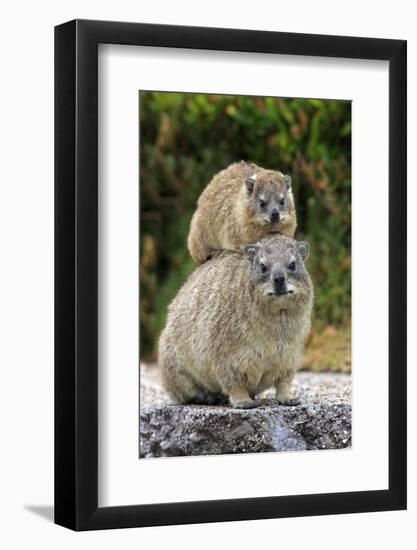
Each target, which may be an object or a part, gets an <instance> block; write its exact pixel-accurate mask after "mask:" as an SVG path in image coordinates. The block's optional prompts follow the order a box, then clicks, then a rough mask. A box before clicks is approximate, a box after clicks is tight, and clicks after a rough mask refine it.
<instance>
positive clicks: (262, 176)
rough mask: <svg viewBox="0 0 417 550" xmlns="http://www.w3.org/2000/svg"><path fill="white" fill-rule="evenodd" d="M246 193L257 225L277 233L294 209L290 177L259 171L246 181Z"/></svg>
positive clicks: (270, 171)
mask: <svg viewBox="0 0 417 550" xmlns="http://www.w3.org/2000/svg"><path fill="white" fill-rule="evenodd" d="M245 185H246V193H247V198H248V200H249V203H250V209H251V213H252V217H253V220H254V221H255V223H256V224H257V225H263V226H267V225H269V226H271V231H274V230H276V231H278V229H279V225H280V223H285V219H286V218H287V217H288V215H289V211H290V210H292V209H293V208H294V204H293V198H292V192H291V177H290V176H284V174H281V173H280V172H276V171H274V170H263V169H262V170H260V171H259V172H257V173H256V174H254V175H252V176H250V177H249V178H247V179H246V182H245Z"/></svg>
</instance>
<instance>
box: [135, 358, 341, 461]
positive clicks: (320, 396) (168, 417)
mask: <svg viewBox="0 0 417 550" xmlns="http://www.w3.org/2000/svg"><path fill="white" fill-rule="evenodd" d="M143 371H144V369H141V400H140V403H141V407H140V422H139V436H140V437H139V440H140V445H139V446H140V457H141V458H151V457H160V456H165V457H168V456H188V455H217V454H233V453H259V452H278V451H304V450H314V449H342V448H346V447H350V446H351V380H350V376H349V375H346V374H343V375H342V374H331V373H324V374H311V373H305V372H302V373H298V374H297V376H296V380H295V385H296V387H297V390H298V393H299V395H300V401H301V403H300V405H297V406H294V407H286V406H282V405H279V404H278V402H277V401H276V400H275V398H274V397H273V393H272V392H266V393H265V394H264V395H263V396H262V399H260V406H259V407H258V408H255V409H234V408H232V407H225V406H222V407H214V406H211V407H209V406H197V405H192V406H182V405H174V404H170V403H169V399H168V397H167V396H166V395H165V394H164V392H163V390H162V389H161V387H160V385H159V384H158V380H157V375H156V373H155V372H152V373H151V376H149V377H148V374H147V373H146V371H145V372H143ZM148 380H149V383H148ZM149 396H150V397H151V398H150V399H149Z"/></svg>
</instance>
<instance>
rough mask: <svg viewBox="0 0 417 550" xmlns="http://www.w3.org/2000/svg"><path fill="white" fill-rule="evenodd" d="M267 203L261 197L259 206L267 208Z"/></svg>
mask: <svg viewBox="0 0 417 550" xmlns="http://www.w3.org/2000/svg"><path fill="white" fill-rule="evenodd" d="M265 204H266V202H265V201H264V200H262V199H260V201H259V206H260V207H261V208H265Z"/></svg>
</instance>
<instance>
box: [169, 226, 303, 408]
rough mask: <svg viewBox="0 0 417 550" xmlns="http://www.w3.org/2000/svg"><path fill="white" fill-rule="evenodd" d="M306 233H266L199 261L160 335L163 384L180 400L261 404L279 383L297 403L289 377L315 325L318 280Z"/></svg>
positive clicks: (281, 395)
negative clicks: (239, 248) (310, 267)
mask: <svg viewBox="0 0 417 550" xmlns="http://www.w3.org/2000/svg"><path fill="white" fill-rule="evenodd" d="M308 252H309V246H308V244H307V243H306V242H304V241H295V240H294V239H291V238H288V237H283V236H279V235H274V236H268V237H265V238H263V239H262V240H261V241H259V242H258V243H256V244H251V245H247V246H246V247H245V251H244V252H243V253H242V252H233V251H222V252H218V253H216V254H214V256H213V258H212V259H211V260H209V261H207V262H205V263H204V264H203V265H201V266H199V267H198V268H197V269H196V270H195V271H194V272H193V273H192V274H191V275H190V277H189V278H188V280H187V281H186V283H185V284H184V286H183V287H182V288H181V289H180V291H179V292H178V294H177V296H176V297H175V299H174V300H173V302H172V303H171V305H170V306H169V309H168V318H167V323H166V326H165V329H164V331H163V332H162V335H161V338H160V342H159V362H160V366H161V368H162V376H163V382H164V386H165V388H166V389H167V391H168V392H169V393H170V394H171V396H172V397H173V398H174V399H175V400H176V401H177V402H179V403H184V404H185V403H208V404H210V403H214V402H215V400H214V398H215V397H216V396H218V397H220V398H223V399H224V398H228V399H229V401H230V403H231V404H232V405H234V406H235V407H241V408H249V407H254V406H256V405H257V401H256V400H255V397H256V396H257V395H258V394H259V393H260V392H262V391H264V390H266V389H268V388H271V387H275V388H276V394H277V399H278V400H279V401H280V402H281V403H282V404H287V405H294V404H297V403H298V400H297V396H296V395H294V394H293V391H292V387H291V385H292V379H293V376H294V373H295V372H296V370H297V369H298V368H299V367H300V365H301V361H302V354H303V348H304V342H305V340H306V338H307V335H308V333H309V330H310V318H311V310H312V304H313V286H312V283H311V279H310V276H309V274H308V272H307V270H306V268H305V265H304V262H305V260H306V258H307V256H308Z"/></svg>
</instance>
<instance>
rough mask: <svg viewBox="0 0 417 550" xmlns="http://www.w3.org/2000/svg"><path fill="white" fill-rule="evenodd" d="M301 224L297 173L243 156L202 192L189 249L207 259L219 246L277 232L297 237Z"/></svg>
mask: <svg viewBox="0 0 417 550" xmlns="http://www.w3.org/2000/svg"><path fill="white" fill-rule="evenodd" d="M296 226H297V219H296V213H295V208H294V198H293V194H292V190H291V177H290V176H286V175H284V174H282V173H281V172H277V171H274V170H265V169H263V168H260V167H259V166H256V165H255V164H251V163H248V162H244V161H242V162H238V163H235V164H231V165H230V166H229V167H228V168H226V169H225V170H222V171H221V172H219V173H218V174H216V175H215V176H214V178H213V179H212V180H211V182H210V183H209V184H208V186H207V187H206V188H205V189H204V191H203V192H202V194H201V196H200V198H199V199H198V204H197V210H196V211H195V213H194V216H193V218H192V220H191V226H190V232H189V235H188V249H189V251H190V254H191V256H192V257H193V258H194V260H195V261H196V262H198V263H203V262H204V261H205V260H206V259H207V258H208V257H209V256H210V255H211V254H212V253H213V251H215V250H239V249H241V248H242V247H243V246H244V245H246V244H248V243H251V242H255V241H258V240H259V239H261V238H262V237H265V236H266V235H268V234H271V233H280V234H282V235H286V236H287V237H293V236H294V232H295V228H296Z"/></svg>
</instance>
